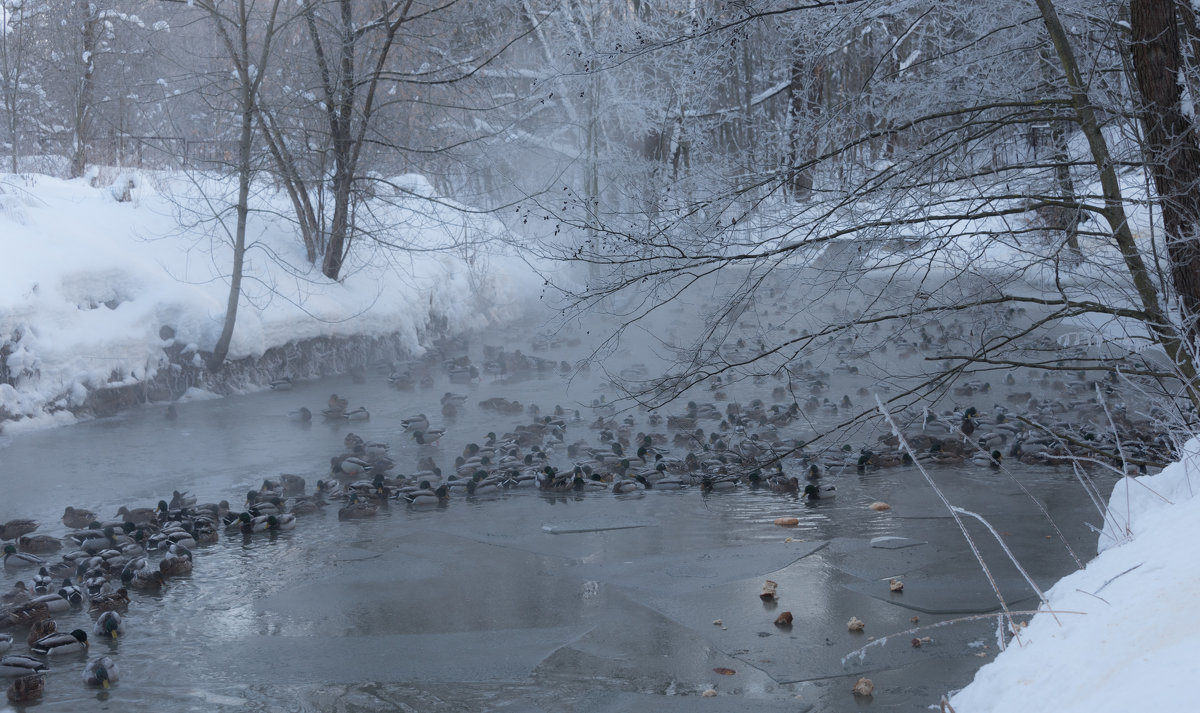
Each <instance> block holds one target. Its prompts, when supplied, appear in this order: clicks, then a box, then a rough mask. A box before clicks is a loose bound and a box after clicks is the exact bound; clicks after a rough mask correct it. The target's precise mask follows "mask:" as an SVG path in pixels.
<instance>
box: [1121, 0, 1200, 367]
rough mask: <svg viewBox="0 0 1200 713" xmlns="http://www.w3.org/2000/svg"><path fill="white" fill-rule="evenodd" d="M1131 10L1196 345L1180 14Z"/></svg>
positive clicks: (1161, 1) (1195, 152)
mask: <svg viewBox="0 0 1200 713" xmlns="http://www.w3.org/2000/svg"><path fill="white" fill-rule="evenodd" d="M1129 10H1130V13H1129V15H1130V16H1129V20H1130V25H1131V27H1132V35H1133V39H1132V46H1131V50H1132V54H1133V69H1134V73H1135V75H1136V76H1137V84H1138V91H1139V92H1140V93H1141V96H1142V101H1143V102H1144V106H1143V111H1142V112H1141V116H1142V126H1143V127H1144V129H1145V132H1146V143H1147V147H1146V154H1147V156H1148V157H1149V159H1150V160H1151V167H1150V169H1151V175H1152V176H1153V177H1154V187H1155V189H1156V190H1157V191H1158V200H1159V207H1160V210H1161V211H1162V220H1163V229H1164V232H1165V233H1166V244H1167V255H1168V258H1169V260H1170V266H1171V282H1172V285H1173V286H1174V288H1175V292H1176V294H1177V295H1178V297H1179V309H1180V312H1181V317H1182V319H1183V326H1184V334H1185V335H1186V336H1187V337H1188V341H1189V342H1190V343H1191V344H1192V345H1193V348H1194V346H1195V343H1196V338H1197V336H1198V334H1200V330H1198V329H1197V326H1198V325H1197V319H1198V318H1200V147H1197V145H1196V138H1195V135H1194V134H1193V133H1192V125H1191V122H1190V121H1189V120H1188V118H1187V117H1186V116H1184V114H1183V107H1182V104H1181V101H1182V96H1183V92H1182V91H1181V89H1180V86H1179V82H1180V79H1179V73H1180V69H1181V68H1182V66H1183V56H1182V48H1181V46H1180V42H1179V31H1178V17H1177V16H1176V13H1175V2H1174V1H1173V0H1131V2H1130V4H1129Z"/></svg>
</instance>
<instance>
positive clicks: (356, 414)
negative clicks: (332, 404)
mask: <svg viewBox="0 0 1200 713" xmlns="http://www.w3.org/2000/svg"><path fill="white" fill-rule="evenodd" d="M342 418H345V419H346V420H347V421H366V420H368V419H370V418H371V412H370V411H367V409H366V408H364V407H362V406H359V407H358V408H356V409H354V410H352V411H347V412H345V413H344V414H342Z"/></svg>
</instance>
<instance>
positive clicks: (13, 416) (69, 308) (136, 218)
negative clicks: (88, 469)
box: [0, 171, 540, 428]
mask: <svg viewBox="0 0 1200 713" xmlns="http://www.w3.org/2000/svg"><path fill="white" fill-rule="evenodd" d="M392 183H393V184H395V185H400V186H403V187H404V188H405V190H406V192H405V193H403V194H400V195H397V196H389V197H387V198H383V197H380V198H377V199H375V200H373V201H372V202H371V204H370V208H371V211H372V213H373V214H374V217H375V218H376V221H377V223H378V224H380V225H385V226H388V227H387V229H386V231H385V232H376V233H374V234H372V235H370V236H369V237H366V238H360V239H359V241H358V243H356V244H355V246H354V249H353V251H352V253H351V257H350V260H349V262H348V263H347V269H346V270H345V271H344V273H343V275H344V278H343V280H342V281H340V282H331V281H329V280H327V279H325V278H324V277H323V276H321V274H320V271H319V269H315V268H312V267H311V266H309V265H308V264H307V263H306V262H305V260H304V255H303V248H302V245H301V243H300V241H299V240H298V239H297V238H296V237H295V236H294V229H293V226H292V225H291V224H290V223H288V222H287V221H286V220H285V219H284V218H283V217H280V216H286V215H287V214H288V213H287V210H288V209H287V206H286V198H285V197H284V196H282V195H279V194H276V193H274V192H273V191H272V190H270V188H269V187H260V188H259V191H258V195H257V197H256V198H255V199H254V201H255V203H254V205H253V209H254V211H255V212H254V213H253V214H252V216H251V224H250V229H249V232H248V242H249V246H248V249H247V266H246V271H245V275H246V277H245V280H244V282H243V292H244V294H243V297H242V302H241V308H240V310H239V314H238V320H237V326H236V330H235V332H234V338H233V343H232V346H231V350H230V354H229V358H230V360H237V359H241V358H244V357H257V356H260V355H262V354H263V353H264V351H266V350H267V349H269V348H271V347H275V346H280V345H284V344H287V343H289V342H294V341H297V340H304V339H310V338H314V337H343V336H349V335H360V336H383V335H392V336H393V337H394V338H397V339H398V340H399V342H400V343H401V344H402V345H403V346H404V347H406V348H407V349H408V350H410V351H411V352H412V353H414V354H419V353H420V352H421V350H422V347H421V344H422V338H423V335H424V334H425V333H426V331H427V325H428V324H429V323H430V320H431V319H433V320H434V322H435V323H436V324H437V327H438V328H439V329H440V330H441V331H443V332H445V333H456V332H459V331H462V330H467V329H472V328H478V327H482V326H485V325H487V324H489V323H494V322H502V321H504V320H507V319H510V318H512V317H514V316H516V315H518V314H519V313H521V312H522V311H523V310H524V308H525V307H526V306H527V305H528V303H529V301H530V300H536V298H537V294H538V286H539V285H540V283H534V282H533V277H532V275H531V274H530V272H529V270H528V269H527V268H526V267H525V265H524V263H522V262H521V261H519V260H518V259H517V258H515V257H513V256H512V255H510V254H507V253H506V252H505V251H504V250H503V245H502V243H501V242H500V241H499V240H495V238H497V237H502V236H503V233H504V228H503V226H502V225H501V224H500V223H499V222H498V221H496V220H494V219H492V218H490V217H487V216H481V215H478V214H473V213H471V212H469V211H466V210H463V209H459V208H458V207H457V206H456V205H455V204H454V203H453V202H451V201H436V202H435V201H428V200H419V199H417V198H415V197H414V194H415V195H429V194H431V193H432V187H430V186H429V184H428V183H427V182H425V181H424V179H423V178H421V177H419V176H404V177H398V178H397V179H393V181H392ZM232 188H233V187H232V186H229V185H221V184H217V183H212V182H208V183H201V182H200V181H194V180H188V178H187V177H185V176H183V175H181V174H150V173H144V172H139V173H125V174H117V173H115V172H111V171H110V172H107V173H105V174H101V173H100V172H95V171H94V172H93V175H92V176H91V180H85V179H80V180H74V181H63V180H59V179H56V178H52V177H49V176H45V175H36V174H33V175H29V174H23V175H19V176H17V175H11V174H7V175H3V174H0V249H2V250H3V255H4V259H3V260H2V261H0V358H2V359H3V361H2V362H0V377H6V378H2V379H0V381H5V382H9V383H3V384H0V417H2V418H0V423H5V426H6V427H8V428H12V427H14V426H15V427H29V426H33V425H36V424H42V425H45V424H47V423H54V422H70V421H71V420H74V418H75V416H74V415H73V414H72V413H71V410H72V409H77V408H78V407H79V406H81V405H82V404H83V403H84V400H85V399H86V398H87V396H88V393H89V392H90V391H93V390H95V389H98V388H101V387H104V386H120V385H129V384H137V383H140V382H143V381H144V380H146V379H149V378H152V377H153V376H154V375H155V374H156V373H157V372H158V371H159V370H160V369H162V368H164V366H165V365H166V364H167V353H166V352H165V351H164V350H165V349H169V348H171V347H172V346H176V345H180V346H182V347H183V349H184V354H185V355H186V354H193V355H194V353H197V352H199V351H203V350H209V349H211V348H212V347H213V345H214V343H215V342H216V339H217V337H218V336H219V333H220V330H221V325H222V320H223V318H224V313H225V301H226V298H227V295H228V272H229V265H230V264H231V254H232V250H231V247H230V244H231V241H230V239H229V237H228V235H227V234H226V228H225V226H224V225H223V224H222V222H221V221H219V220H217V219H216V218H214V214H215V213H216V212H217V211H219V210H221V209H223V208H225V207H227V206H228V205H229V198H230V196H228V195H222V193H224V192H227V191H229V190H231V189H232ZM224 217H225V220H226V222H228V223H232V211H228V210H227V208H226V215H225V216H224ZM229 230H230V231H232V227H230V228H229ZM395 246H398V248H397V247H395ZM193 358H196V359H198V356H193ZM10 384H11V385H10ZM18 422H19V424H18Z"/></svg>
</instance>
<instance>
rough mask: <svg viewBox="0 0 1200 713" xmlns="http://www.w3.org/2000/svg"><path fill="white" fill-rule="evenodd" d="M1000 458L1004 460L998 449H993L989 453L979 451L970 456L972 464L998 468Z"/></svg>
mask: <svg viewBox="0 0 1200 713" xmlns="http://www.w3.org/2000/svg"><path fill="white" fill-rule="evenodd" d="M1002 460H1004V454H1003V453H1001V452H1000V451H998V450H993V451H992V452H991V453H986V452H984V451H980V452H978V453H976V454H975V455H973V456H971V463H972V464H974V465H977V466H981V467H988V468H999V467H1000V461H1002Z"/></svg>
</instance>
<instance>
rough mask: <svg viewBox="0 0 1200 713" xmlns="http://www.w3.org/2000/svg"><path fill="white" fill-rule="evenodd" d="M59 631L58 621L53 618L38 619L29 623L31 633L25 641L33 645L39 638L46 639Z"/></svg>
mask: <svg viewBox="0 0 1200 713" xmlns="http://www.w3.org/2000/svg"><path fill="white" fill-rule="evenodd" d="M57 631H58V623H57V622H56V621H54V620H53V619H38V620H37V621H35V622H33V623H31V624H30V625H29V634H28V635H27V636H26V637H25V643H26V644H28V645H30V646H33V645H34V644H36V643H37V642H38V639H44V638H45V637H47V636H49V635H51V634H53V633H55V632H57Z"/></svg>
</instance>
